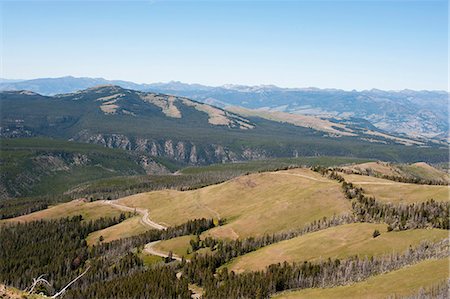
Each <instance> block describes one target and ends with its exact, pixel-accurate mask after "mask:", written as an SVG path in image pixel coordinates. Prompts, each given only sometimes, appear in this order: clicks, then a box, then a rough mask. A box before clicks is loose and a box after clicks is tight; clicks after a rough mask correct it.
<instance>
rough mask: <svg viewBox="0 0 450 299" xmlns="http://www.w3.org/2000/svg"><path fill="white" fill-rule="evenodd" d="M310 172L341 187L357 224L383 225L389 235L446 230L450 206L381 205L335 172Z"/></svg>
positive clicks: (437, 204) (444, 204)
mask: <svg viewBox="0 0 450 299" xmlns="http://www.w3.org/2000/svg"><path fill="white" fill-rule="evenodd" d="M313 170H315V171H317V172H319V173H321V174H322V175H324V176H326V177H328V178H330V179H333V180H337V181H338V182H340V183H341V184H342V190H343V192H344V195H345V197H346V198H347V199H349V200H350V201H351V203H352V208H353V212H354V214H355V217H356V220H357V221H358V222H384V223H387V224H388V231H391V230H394V229H396V230H406V229H415V228H427V227H433V228H441V229H447V230H448V229H449V219H450V203H449V202H437V201H435V200H433V199H431V200H428V201H426V202H422V203H411V204H391V203H382V202H380V201H377V200H376V199H375V198H374V197H368V196H366V195H364V190H363V189H362V188H358V187H356V186H355V185H353V184H352V183H349V182H347V181H345V179H344V177H343V176H342V175H340V174H339V173H337V172H335V171H334V170H331V169H328V168H322V167H314V168H313Z"/></svg>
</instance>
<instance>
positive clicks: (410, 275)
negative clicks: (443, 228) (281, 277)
mask: <svg viewBox="0 0 450 299" xmlns="http://www.w3.org/2000/svg"><path fill="white" fill-rule="evenodd" d="M449 262H450V260H449V259H448V258H445V259H437V260H427V261H423V262H420V263H417V264H415V265H412V266H408V267H405V268H402V269H399V270H396V271H392V272H389V273H386V274H381V275H376V276H373V277H371V278H369V279H367V280H365V281H362V282H357V283H355V284H352V285H348V286H339V287H334V288H314V289H304V290H300V291H290V292H284V293H280V294H276V295H275V296H273V297H272V298H277V299H281V298H283V299H301V298H305V299H306V298H317V299H325V298H342V299H344V298H345V299H346V298H367V299H368V298H371V299H373V298H380V299H381V298H393V297H394V298H398V297H400V298H403V297H408V296H414V295H417V294H418V293H419V291H420V290H424V291H426V290H427V289H432V288H433V287H437V286H438V285H439V284H445V283H446V281H447V280H448V276H449V270H448V269H449V266H450V264H449ZM431 297H432V296H430V298H431Z"/></svg>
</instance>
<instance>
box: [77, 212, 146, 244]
mask: <svg viewBox="0 0 450 299" xmlns="http://www.w3.org/2000/svg"><path fill="white" fill-rule="evenodd" d="M141 218H142V216H140V215H139V216H135V217H132V218H130V219H127V220H125V221H123V222H121V223H119V224H116V225H113V226H110V227H107V228H104V229H102V230H99V231H95V232H93V233H90V234H89V236H88V237H87V238H86V241H87V243H88V245H94V244H96V243H97V242H99V238H100V236H102V237H103V242H111V241H113V240H118V239H122V238H128V237H131V236H136V235H139V234H142V233H144V232H145V231H147V230H148V227H146V226H145V225H143V224H141Z"/></svg>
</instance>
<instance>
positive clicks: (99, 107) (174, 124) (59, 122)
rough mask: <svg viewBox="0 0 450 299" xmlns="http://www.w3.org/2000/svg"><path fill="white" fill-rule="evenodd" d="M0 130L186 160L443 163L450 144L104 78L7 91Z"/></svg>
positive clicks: (0, 97) (0, 99) (1, 100)
mask: <svg viewBox="0 0 450 299" xmlns="http://www.w3.org/2000/svg"><path fill="white" fill-rule="evenodd" d="M0 105H1V107H2V112H1V116H2V117H1V120H0V137H2V138H13V137H51V138H59V139H65V140H74V141H79V142H85V143H94V144H100V145H103V146H106V147H110V148H121V149H126V150H130V151H134V152H137V153H142V154H145V155H148V156H151V157H163V158H167V159H169V160H172V161H175V162H176V163H181V164H184V165H187V164H191V165H195V164H210V163H218V162H219V163H220V162H234V161H243V160H253V159H264V158H273V157H297V156H346V157H362V158H373V159H380V160H388V161H402V162H413V161H426V162H442V161H447V160H448V155H447V150H448V145H446V144H444V143H438V142H436V141H430V140H426V139H423V138H411V137H405V136H400V135H397V134H389V133H387V132H385V131H382V130H379V129H377V128H376V127H374V126H373V125H371V124H370V123H369V122H367V121H364V120H362V119H352V120H349V119H347V120H346V121H342V120H338V119H332V118H330V119H322V118H318V117H316V116H305V115H293V114H289V113H283V112H267V111H260V110H252V109H246V108H242V107H229V110H225V109H222V108H217V107H215V106H211V105H209V104H205V103H202V102H198V101H194V100H191V99H189V98H187V97H180V96H173V95H165V94H162V93H155V92H143V91H137V90H131V89H125V88H122V87H120V86H116V85H101V86H96V87H91V88H88V89H85V90H81V91H77V92H74V93H66V94H59V95H55V96H43V95H40V94H38V93H35V92H32V91H3V92H1V93H0Z"/></svg>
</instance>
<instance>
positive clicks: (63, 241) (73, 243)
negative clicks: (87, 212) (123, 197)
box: [0, 214, 125, 289]
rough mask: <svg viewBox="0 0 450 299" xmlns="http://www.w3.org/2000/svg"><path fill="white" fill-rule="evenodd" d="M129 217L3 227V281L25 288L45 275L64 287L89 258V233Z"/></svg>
mask: <svg viewBox="0 0 450 299" xmlns="http://www.w3.org/2000/svg"><path fill="white" fill-rule="evenodd" d="M124 219H125V214H122V215H121V216H120V217H114V218H100V219H97V220H95V221H89V222H82V217H81V216H75V217H72V218H63V219H59V220H48V221H42V220H41V221H33V222H27V223H18V224H14V225H4V226H1V227H0V281H1V282H2V283H5V284H7V285H13V286H16V287H18V288H21V289H24V288H26V287H28V286H29V285H30V284H31V282H32V279H33V278H35V277H38V276H39V275H41V274H46V276H45V278H46V279H47V280H48V281H49V282H50V283H51V284H52V285H53V286H55V287H60V286H61V285H62V284H63V283H64V282H65V281H66V279H67V277H70V276H71V275H73V274H74V273H77V270H78V269H79V268H80V267H83V265H84V263H85V262H86V260H87V259H88V258H89V248H88V246H87V243H86V240H85V238H86V237H87V236H88V234H89V233H91V232H94V231H97V230H100V229H103V228H105V227H108V226H111V225H114V224H117V223H119V222H120V221H122V220H124Z"/></svg>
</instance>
